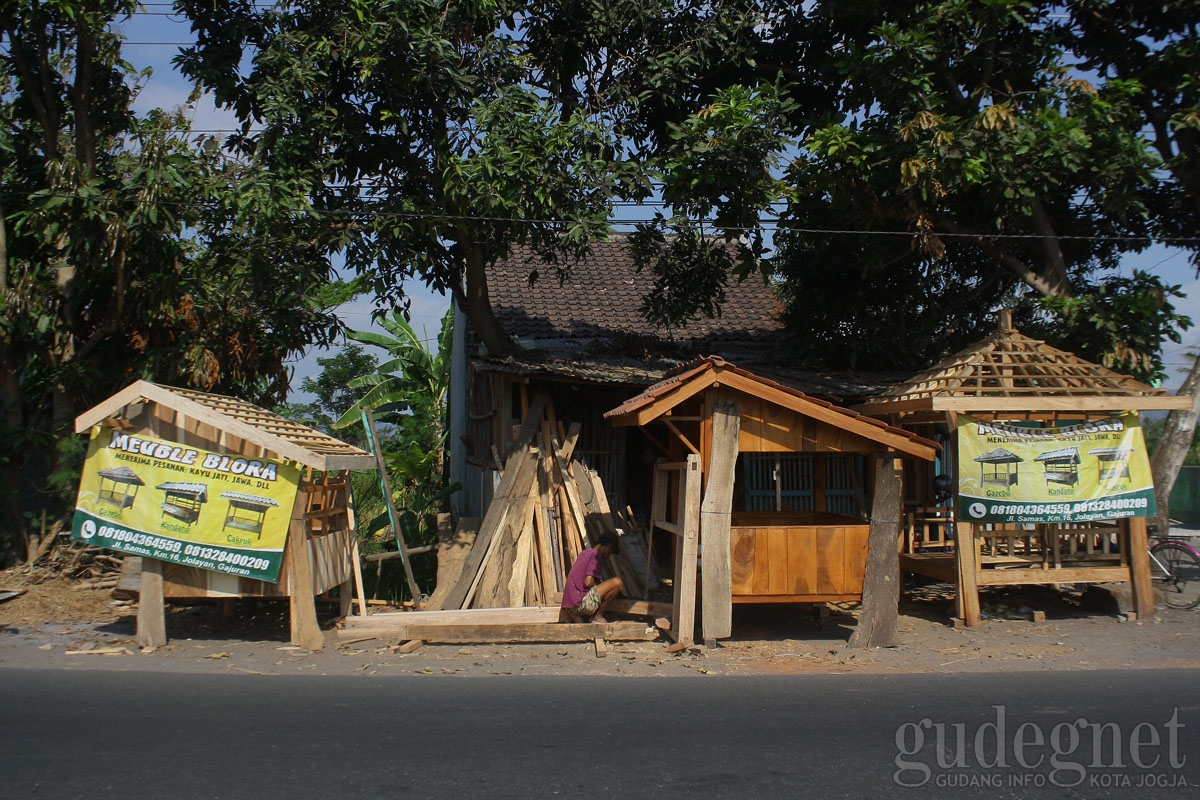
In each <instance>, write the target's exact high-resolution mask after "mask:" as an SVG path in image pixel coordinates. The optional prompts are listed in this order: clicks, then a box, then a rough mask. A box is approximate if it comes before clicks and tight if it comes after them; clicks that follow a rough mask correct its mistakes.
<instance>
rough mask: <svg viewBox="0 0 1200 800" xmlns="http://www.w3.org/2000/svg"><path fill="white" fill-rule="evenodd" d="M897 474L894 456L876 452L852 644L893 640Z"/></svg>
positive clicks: (897, 577)
mask: <svg viewBox="0 0 1200 800" xmlns="http://www.w3.org/2000/svg"><path fill="white" fill-rule="evenodd" d="M899 536H900V476H899V474H898V473H897V471H896V466H895V457H894V456H893V455H892V454H890V453H877V454H876V455H875V496H874V498H873V502H872V503H871V530H870V533H869V534H868V535H867V568H866V576H865V578H864V580H863V602H862V613H860V614H859V616H858V625H856V626H855V628H854V633H853V634H851V636H850V646H851V647H860V648H866V647H886V646H888V645H891V644H893V643H895V641H896V628H897V624H898V617H899V614H900V610H899V608H898V607H897V606H898V602H899V599H900V594H899V588H898V587H899V585H900V554H899V552H898V551H897V548H896V541H897V539H898V538H899Z"/></svg>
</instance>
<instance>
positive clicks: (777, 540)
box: [759, 528, 788, 594]
mask: <svg viewBox="0 0 1200 800" xmlns="http://www.w3.org/2000/svg"><path fill="white" fill-rule="evenodd" d="M759 558H762V554H761V553H760V554H759ZM766 559H767V560H766V563H765V564H763V567H764V568H765V569H766V571H767V593H768V594H786V593H787V590H788V531H787V528H768V529H767V552H766Z"/></svg>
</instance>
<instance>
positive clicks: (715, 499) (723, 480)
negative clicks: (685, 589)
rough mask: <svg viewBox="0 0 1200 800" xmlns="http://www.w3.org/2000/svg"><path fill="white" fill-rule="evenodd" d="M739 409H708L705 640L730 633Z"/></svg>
mask: <svg viewBox="0 0 1200 800" xmlns="http://www.w3.org/2000/svg"><path fill="white" fill-rule="evenodd" d="M741 421H742V411H741V409H740V408H738V405H737V403H734V402H733V401H729V400H721V401H718V402H717V403H715V404H714V406H713V409H712V423H711V425H710V427H711V430H712V439H711V444H710V446H709V448H708V452H709V459H710V460H709V469H708V475H707V479H708V480H707V487H708V488H707V489H706V490H705V492H704V501H703V502H702V503H701V505H700V548H701V553H702V555H701V558H700V569H701V573H702V574H701V577H702V583H701V585H702V586H703V589H702V593H701V595H700V606H701V618H700V623H701V628H702V629H703V632H704V639H705V641H706V642H710V641H714V640H716V639H727V638H729V637H730V636H732V635H733V566H732V558H733V556H732V553H731V551H730V549H729V548H730V545H729V523H730V513H731V512H732V511H733V479H734V472H735V471H736V467H737V455H738V433H739V431H740V429H741Z"/></svg>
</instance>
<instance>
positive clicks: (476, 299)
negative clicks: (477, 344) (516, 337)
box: [461, 245, 517, 356]
mask: <svg viewBox="0 0 1200 800" xmlns="http://www.w3.org/2000/svg"><path fill="white" fill-rule="evenodd" d="M462 252H463V254H464V256H465V260H466V280H465V281H464V284H465V285H464V286H463V287H462V292H461V293H462V303H461V305H462V307H463V311H465V312H466V314H467V318H468V319H470V320H471V324H473V325H474V326H475V332H476V333H477V334H478V335H479V339H480V341H482V342H483V345H484V347H486V348H487V351H488V353H489V354H490V355H493V356H508V355H513V354H515V353H516V352H517V343H516V342H514V341H513V340H512V337H511V336H509V335H508V333H507V332H506V331H505V330H504V327H503V326H502V325H501V324H500V320H498V319H496V314H495V312H493V311H492V300H491V297H490V296H489V294H488V285H487V270H486V265H485V264H484V260H483V253H482V252H481V251H480V248H478V247H473V246H471V245H463V247H462Z"/></svg>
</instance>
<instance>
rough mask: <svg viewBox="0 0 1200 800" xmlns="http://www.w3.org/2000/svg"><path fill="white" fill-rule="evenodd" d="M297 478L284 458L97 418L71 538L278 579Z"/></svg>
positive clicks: (77, 501)
mask: <svg viewBox="0 0 1200 800" xmlns="http://www.w3.org/2000/svg"><path fill="white" fill-rule="evenodd" d="M299 483H300V470H299V469H298V468H297V467H296V466H294V465H292V464H289V463H287V462H283V461H275V460H272V459H268V458H251V457H248V456H239V455H230V454H227V453H218V452H212V451H208V450H201V449H198V448H194V447H187V446H186V445H180V444H175V443H173V442H167V441H163V440H161V439H155V438H152V437H149V436H142V435H133V434H130V433H128V432H124V431H119V430H113V429H109V428H101V427H100V426H96V427H95V428H93V429H92V436H91V441H90V443H89V445H88V454H87V460H86V461H85V462H84V466H83V475H82V477H81V478H80V481H79V496H78V498H77V499H76V501H75V519H74V522H73V524H72V526H71V538H72V539H74V540H75V541H81V542H88V543H89V544H93V545H96V546H97V547H105V548H108V549H110V550H117V551H119V552H122V553H131V554H133V555H139V556H145V557H147V558H157V559H159V560H161V561H169V562H171V563H174V564H183V565H185V566H191V567H199V568H201V569H207V570H212V571H214V572H223V573H226V574H229V575H237V576H239V577H245V578H255V579H258V580H264V581H269V582H272V583H274V582H277V581H278V580H279V568H280V565H281V564H282V562H283V546H284V543H285V542H286V541H287V534H288V523H289V521H290V518H291V514H292V504H293V502H294V501H295V499H296V489H297V487H298V486H299Z"/></svg>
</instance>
